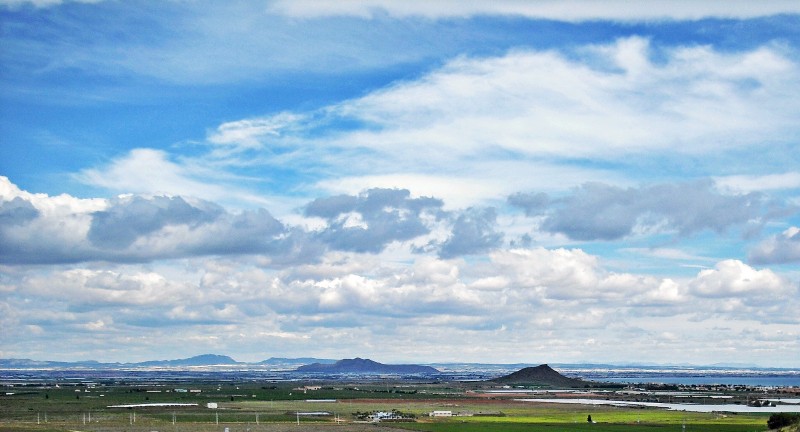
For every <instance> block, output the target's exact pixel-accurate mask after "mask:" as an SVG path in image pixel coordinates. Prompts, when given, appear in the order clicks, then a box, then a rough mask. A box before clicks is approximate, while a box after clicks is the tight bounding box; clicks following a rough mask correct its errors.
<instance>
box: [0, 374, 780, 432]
mask: <svg viewBox="0 0 800 432" xmlns="http://www.w3.org/2000/svg"><path fill="white" fill-rule="evenodd" d="M297 385H298V384H297V383H293V384H263V383H238V384H231V383H225V384H215V383H197V384H191V385H190V384H181V385H169V386H166V385H152V386H147V385H135V386H134V385H124V384H114V385H111V384H107V385H103V386H98V387H93V388H90V387H62V388H14V389H13V390H14V391H13V392H14V393H15V394H13V395H5V394H3V395H0V431H67V430H70V431H131V432H138V431H174V432H178V431H198V432H204V431H220V432H222V431H224V429H225V428H228V430H229V431H230V432H237V431H242V432H244V431H250V432H257V431H281V430H317V431H327V430H331V431H362V430H367V431H369V430H371V431H379V430H386V431H388V430H395V431H402V430H419V431H431V432H436V431H442V432H448V431H465V432H469V431H509V432H514V431H554V432H555V431H595V432H601V431H608V432H612V431H721V432H725V431H731V432H734V431H742V432H744V431H765V430H766V421H767V418H768V417H767V416H765V415H758V414H746V415H745V414H738V415H737V414H716V413H712V414H706V413H686V412H676V411H666V410H662V409H643V408H619V407H612V406H597V405H593V406H582V405H557V404H539V403H529V402H517V401H513V400H511V399H502V398H492V399H488V398H478V397H470V396H468V395H467V394H466V393H465V391H464V388H461V387H459V386H458V385H450V384H436V385H431V384H418V385H414V386H408V385H404V386H402V387H401V386H399V385H398V386H392V387H389V386H388V385H386V384H373V385H369V384H363V385H358V386H356V385H350V386H348V385H336V386H329V387H325V388H323V389H320V390H314V391H308V392H303V391H302V390H300V391H298V390H293V389H292V386H297ZM176 387H185V388H186V389H194V390H200V392H199V393H198V392H194V393H190V392H188V391H187V392H175V388H176ZM168 390H169V391H168ZM306 399H314V400H320V399H335V400H336V401H335V402H319V401H314V402H309V401H306ZM208 402H216V403H217V404H218V408H217V409H209V408H207V407H206V404H207V403H208ZM139 403H196V404H197V406H191V407H137V408H109V407H108V406H109V405H117V404H139ZM391 410H399V411H402V412H404V413H407V414H411V415H413V416H415V417H416V422H413V423H383V422H382V423H380V424H356V423H353V422H354V420H356V418H355V417H354V415H353V414H354V413H356V412H374V411H391ZM434 410H447V411H452V412H453V413H462V414H467V415H464V416H457V417H449V418H431V417H429V416H428V413H429V412H431V411H434ZM298 412H301V413H309V412H326V413H330V414H328V415H319V416H308V415H304V416H300V417H299V421H300V425H299V426H298V425H297V422H298V415H297V413H298ZM589 415H591V416H592V419H593V420H594V421H595V422H596V423H592V424H590V423H588V422H587V421H586V420H587V416H589ZM337 417H338V419H339V420H340V421H341V423H338V424H337V423H336V419H337Z"/></svg>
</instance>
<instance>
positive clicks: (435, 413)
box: [428, 411, 453, 417]
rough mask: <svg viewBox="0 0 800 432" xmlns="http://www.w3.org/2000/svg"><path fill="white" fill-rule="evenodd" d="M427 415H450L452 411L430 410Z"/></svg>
mask: <svg viewBox="0 0 800 432" xmlns="http://www.w3.org/2000/svg"><path fill="white" fill-rule="evenodd" d="M428 416H429V417H452V416H453V411H431V412H430V413H429V414H428Z"/></svg>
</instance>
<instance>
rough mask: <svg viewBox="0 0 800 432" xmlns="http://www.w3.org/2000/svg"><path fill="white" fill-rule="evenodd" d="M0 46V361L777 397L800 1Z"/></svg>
mask: <svg viewBox="0 0 800 432" xmlns="http://www.w3.org/2000/svg"><path fill="white" fill-rule="evenodd" d="M0 20H1V21H0V22H2V32H1V33H0V34H1V36H0V37H2V41H0V44H2V46H3V48H2V50H0V77H1V79H0V110H1V111H0V144H1V145H0V175H1V176H3V178H2V181H0V219H2V224H0V298H2V303H0V308H1V309H2V313H1V314H0V316H2V318H0V323H2V328H3V332H2V336H0V338H2V339H1V340H0V341H1V342H2V343H0V345H2V348H0V355H1V356H2V357H22V358H35V359H54V360H77V359H86V358H95V359H99V360H104V361H136V360H146V359H154V358H179V357H188V356H191V355H196V354H202V353H210V352H213V353H222V354H228V355H231V356H233V357H234V358H237V359H239V360H249V361H257V360H261V359H264V358H268V357H271V356H281V357H300V356H317V357H328V358H344V357H353V356H361V357H370V358H373V359H376V360H379V361H386V362H391V361H475V362H529V363H537V362H551V363H558V362H582V361H585V362H616V363H630V362H638V363H696V364H712V363H720V362H739V363H755V364H760V365H763V366H786V367H797V366H798V365H797V360H796V359H797V358H800V343H799V342H798V340H800V321H799V320H798V317H797V314H796V310H797V309H798V307H799V306H800V304H799V300H798V294H799V292H798V289H799V286H800V271H799V270H798V268H800V266H798V264H800V151H798V136H800V121H799V120H800V118H799V117H800V115H799V114H798V113H800V102H799V101H800V55H799V54H800V52H799V51H798V49H799V48H800V46H799V45H800V7H797V6H796V5H795V4H793V2H782V1H767V2H758V3H754V2H744V1H733V2H725V3H724V4H722V3H720V2H698V1H692V2H684V1H654V2H641V3H634V4H629V3H628V2H621V1H617V2H615V1H608V2H602V3H601V2H592V1H583V0H573V1H564V2H549V1H531V2H518V1H494V2H471V3H469V4H464V2H456V1H444V0H443V1H439V2H417V1H406V2H395V1H388V0H368V1H364V2H310V1H292V2H290V1H232V2H222V3H221V2H210V1H196V2H179V1H174V2H173V1H165V2H149V1H129V2H119V1H102V0H101V1H87V2H80V1H59V0H37V1H20V0H4V1H0ZM386 341H392V343H387V342H386Z"/></svg>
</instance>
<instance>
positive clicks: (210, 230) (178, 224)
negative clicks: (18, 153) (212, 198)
mask: <svg viewBox="0 0 800 432" xmlns="http://www.w3.org/2000/svg"><path fill="white" fill-rule="evenodd" d="M0 183H2V184H0V186H2V188H0V192H2V194H0V208H2V210H3V211H2V217H3V218H6V219H8V221H9V222H12V219H13V222H14V223H8V224H3V225H2V226H0V235H1V236H2V239H3V240H4V241H3V242H2V245H0V257H1V258H2V261H3V262H5V263H15V264H26V263H28V264H32V263H39V264H41V263H71V262H80V261H119V262H128V261H134V262H146V261H151V260H155V259H159V258H181V257H191V256H199V255H235V254H264V255H265V256H266V257H268V259H269V260H270V261H272V262H273V263H281V262H283V263H285V262H292V261H295V260H297V261H308V260H314V259H316V257H317V256H318V255H319V253H321V252H322V250H323V248H322V247H321V246H320V245H318V242H316V241H315V240H314V239H313V238H311V237H310V236H308V235H307V234H306V233H305V232H303V231H302V230H298V229H295V228H291V227H286V226H285V225H283V224H282V223H281V222H280V221H278V220H277V219H276V218H274V217H273V216H272V215H271V214H270V213H269V212H268V211H266V210H264V209H258V210H245V211H241V212H239V213H231V212H228V211H226V210H224V209H223V208H222V207H220V206H218V205H216V204H213V203H210V202H207V201H203V200H199V199H184V198H182V197H167V196H154V197H146V196H135V195H131V196H123V197H118V198H115V199H111V200H103V199H94V200H81V199H77V198H74V197H70V196H67V195H61V196H57V197H50V196H47V195H43V194H30V193H27V192H24V191H21V190H19V188H17V187H16V186H15V185H13V184H12V183H11V182H10V181H9V180H8V179H7V178H4V177H3V178H2V182H0Z"/></svg>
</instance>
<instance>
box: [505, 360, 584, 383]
mask: <svg viewBox="0 0 800 432" xmlns="http://www.w3.org/2000/svg"><path fill="white" fill-rule="evenodd" d="M492 381H493V382H496V383H498V384H527V385H535V386H550V387H560V388H570V387H572V388H576V387H578V388H585V387H587V386H592V385H596V383H592V382H589V381H584V380H580V379H576V378H568V377H565V376H564V375H561V374H560V373H558V372H556V371H555V370H553V368H551V367H550V366H548V365H546V364H543V365H539V366H536V367H526V368H524V369H520V370H518V371H516V372H514V373H512V374H509V375H506V376H502V377H500V378H495V379H493V380H492Z"/></svg>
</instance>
